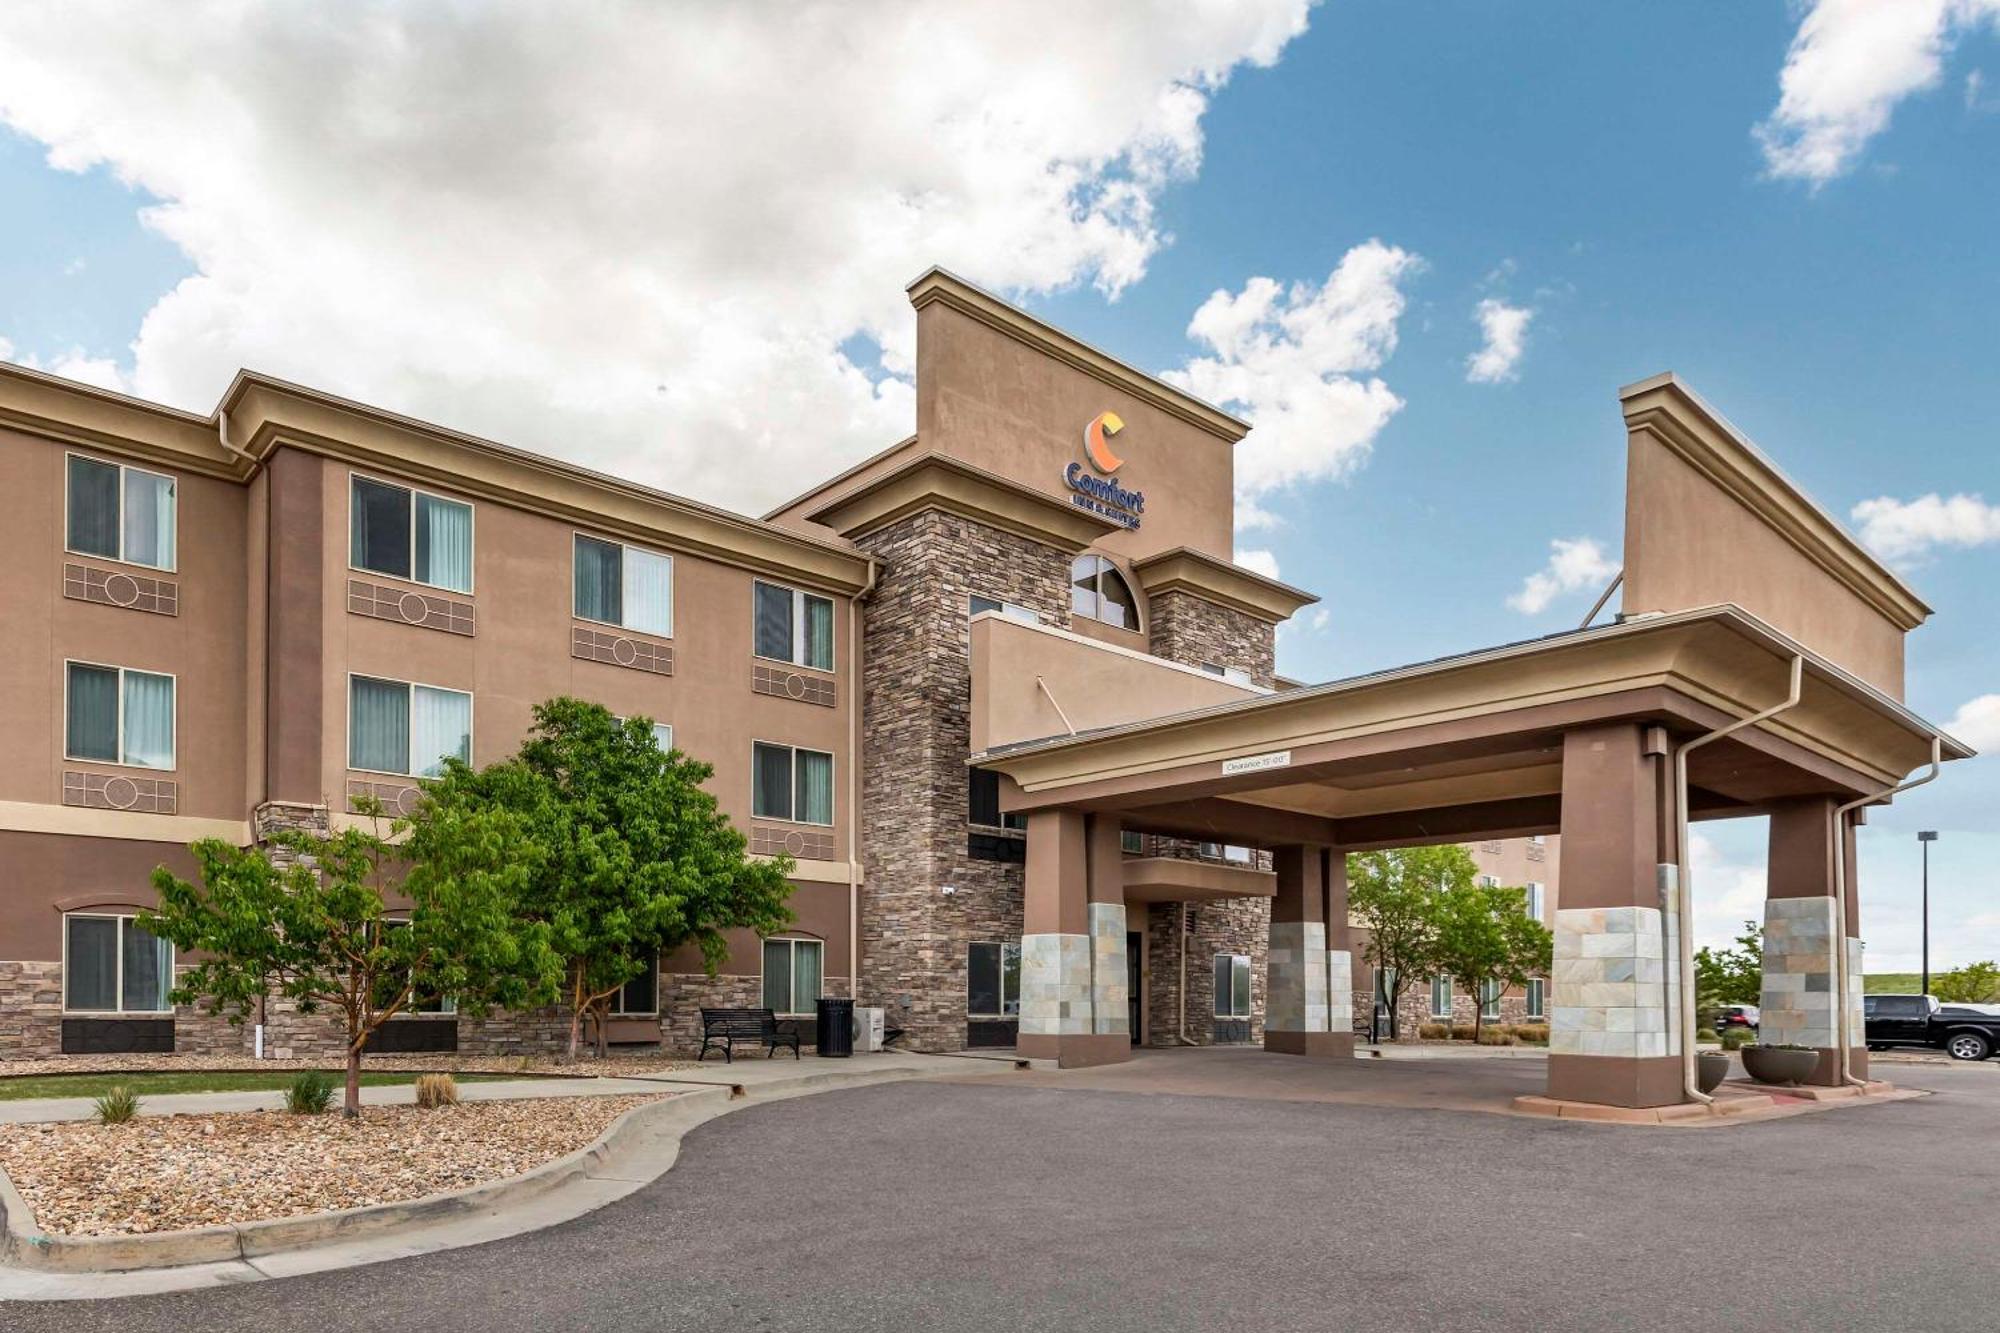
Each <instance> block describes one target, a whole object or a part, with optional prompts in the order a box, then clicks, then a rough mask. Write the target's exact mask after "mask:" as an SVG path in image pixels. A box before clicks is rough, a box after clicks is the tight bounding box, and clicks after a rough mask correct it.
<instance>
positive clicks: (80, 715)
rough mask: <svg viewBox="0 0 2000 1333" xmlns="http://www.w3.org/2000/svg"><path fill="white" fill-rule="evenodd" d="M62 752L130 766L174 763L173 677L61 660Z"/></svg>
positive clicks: (155, 766) (152, 672)
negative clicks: (62, 666) (63, 676)
mask: <svg viewBox="0 0 2000 1333" xmlns="http://www.w3.org/2000/svg"><path fill="white" fill-rule="evenodd" d="M65 666H66V667H67V671H66V673H65V675H66V679H65V681H64V689H63V755H64V757H65V758H69V759H86V760H95V761H96V762H98V763H104V764H130V765H131V766H132V767H134V768H172V767H173V766H174V678H173V677H172V676H168V675H162V674H161V673H159V672H156V671H130V670H127V669H125V668H123V667H108V666H93V665H91V664H89V663H87V662H69V663H66V664H65Z"/></svg>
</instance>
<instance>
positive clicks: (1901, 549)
mask: <svg viewBox="0 0 2000 1333" xmlns="http://www.w3.org/2000/svg"><path fill="white" fill-rule="evenodd" d="M1850 514H1851V516H1852V517H1853V519H1854V521H1855V522H1856V523H1859V524H1860V525H1861V540H1862V541H1863V542H1864V543H1866V544H1867V545H1868V546H1869V547H1870V548H1872V549H1873V550H1874V551H1875V553H1876V554H1877V555H1879V556H1881V557H1882V558H1883V559H1884V560H1914V559H1918V558H1920V557H1922V556H1925V555H1928V554H1930V551H1931V548H1933V547H1937V546H1960V547H1972V546H1983V545H1985V544H1986V543H1987V542H2000V505H1991V504H1988V503H1986V501H1985V500H1984V499H1982V498H1981V497H1979V496H1977V495H1954V496H1952V497H1951V498H1950V499H1949V500H1947V499H1945V498H1943V497H1942V496H1940V495H1938V494H1937V493H1935V492H1933V493H1931V494H1929V495H1924V496H1919V497H1918V498H1917V499H1914V500H1897V499H1893V498H1891V497H1889V496H1886V495H1884V496H1878V497H1877V498H1875V499H1873V500H1863V501H1862V502H1861V503H1860V504H1858V505H1856V506H1854V508H1853V509H1852V510H1851V511H1850Z"/></svg>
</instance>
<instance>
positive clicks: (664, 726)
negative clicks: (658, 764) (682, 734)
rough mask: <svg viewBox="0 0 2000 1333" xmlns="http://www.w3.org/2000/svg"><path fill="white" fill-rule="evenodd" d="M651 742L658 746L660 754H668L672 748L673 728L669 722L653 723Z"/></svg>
mask: <svg viewBox="0 0 2000 1333" xmlns="http://www.w3.org/2000/svg"><path fill="white" fill-rule="evenodd" d="M653 744H655V745H657V746H659V747H660V753H661V754H670V753H672V752H673V748H674V729H673V727H672V726H671V725H670V724H669V723H665V722H655V723H654V724H653Z"/></svg>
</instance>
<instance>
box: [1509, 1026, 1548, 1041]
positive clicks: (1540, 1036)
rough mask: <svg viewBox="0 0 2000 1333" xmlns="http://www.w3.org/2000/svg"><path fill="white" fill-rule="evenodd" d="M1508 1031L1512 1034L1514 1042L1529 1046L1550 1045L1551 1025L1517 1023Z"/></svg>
mask: <svg viewBox="0 0 2000 1333" xmlns="http://www.w3.org/2000/svg"><path fill="white" fill-rule="evenodd" d="M1507 1031H1508V1032H1509V1033H1510V1034H1512V1036H1513V1038H1514V1040H1516V1041H1519V1042H1523V1043H1525V1044H1527V1045H1529V1046H1546V1045H1548V1044H1549V1025H1548V1024H1546V1023H1516V1024H1515V1025H1514V1026H1513V1027H1511V1028H1508V1029H1507Z"/></svg>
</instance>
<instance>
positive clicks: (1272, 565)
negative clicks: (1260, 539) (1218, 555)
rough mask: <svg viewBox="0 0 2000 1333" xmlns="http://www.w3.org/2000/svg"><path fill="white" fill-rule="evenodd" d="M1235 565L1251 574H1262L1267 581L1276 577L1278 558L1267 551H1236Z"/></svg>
mask: <svg viewBox="0 0 2000 1333" xmlns="http://www.w3.org/2000/svg"><path fill="white" fill-rule="evenodd" d="M1236 563H1237V564H1239V565H1241V566H1243V568H1245V569H1247V570H1249V571H1250V572H1251V573H1252V574H1262V575H1263V576H1264V577H1265V578H1267V579H1274V578H1276V577H1278V557H1277V556H1275V555H1273V554H1272V553H1271V552H1269V551H1258V550H1250V551H1238V552H1237V553H1236Z"/></svg>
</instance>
